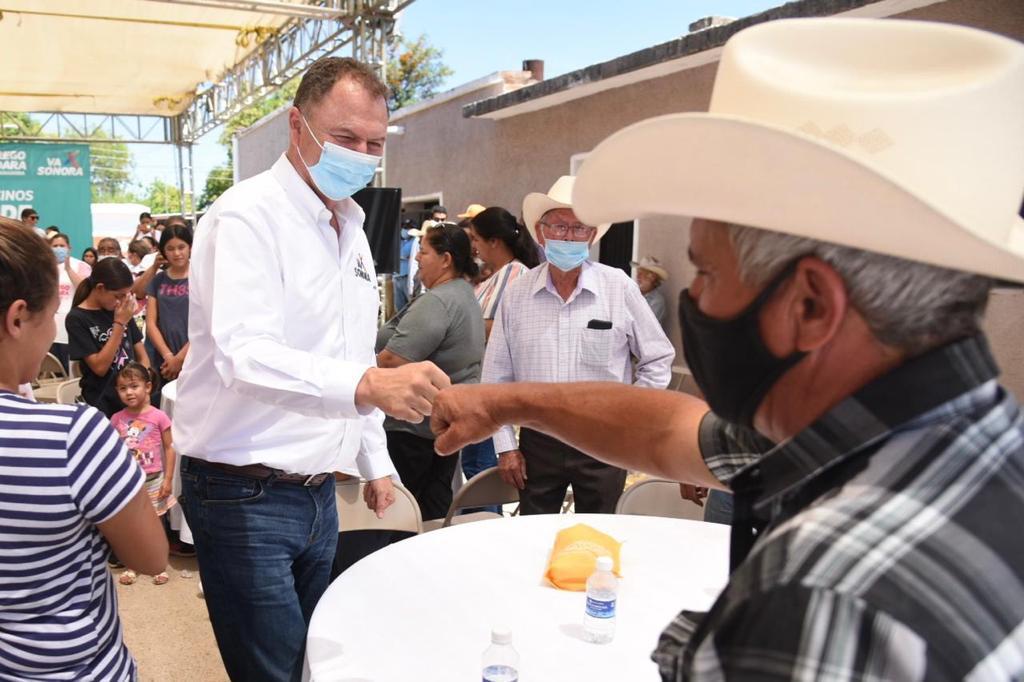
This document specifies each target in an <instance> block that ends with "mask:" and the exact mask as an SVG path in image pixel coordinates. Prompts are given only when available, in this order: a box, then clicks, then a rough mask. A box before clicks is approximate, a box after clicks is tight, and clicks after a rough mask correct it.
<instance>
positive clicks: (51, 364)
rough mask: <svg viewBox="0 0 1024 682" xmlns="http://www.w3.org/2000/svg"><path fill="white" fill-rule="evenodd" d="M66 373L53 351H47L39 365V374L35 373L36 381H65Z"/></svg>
mask: <svg viewBox="0 0 1024 682" xmlns="http://www.w3.org/2000/svg"><path fill="white" fill-rule="evenodd" d="M67 379H68V373H67V372H65V371H64V365H62V364H60V360H58V359H57V356H56V355H54V354H53V353H47V354H46V357H44V358H43V362H42V364H41V365H39V374H37V375H36V382H38V383H41V384H42V383H48V382H52V381H66V380H67Z"/></svg>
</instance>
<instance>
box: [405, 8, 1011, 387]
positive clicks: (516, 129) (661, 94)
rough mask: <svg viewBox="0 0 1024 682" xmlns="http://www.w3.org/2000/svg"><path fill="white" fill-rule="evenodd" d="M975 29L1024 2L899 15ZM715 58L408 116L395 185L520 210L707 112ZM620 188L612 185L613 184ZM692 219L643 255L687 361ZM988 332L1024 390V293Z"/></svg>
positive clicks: (645, 239)
mask: <svg viewBox="0 0 1024 682" xmlns="http://www.w3.org/2000/svg"><path fill="white" fill-rule="evenodd" d="M897 16H899V17H900V18H908V19H919V20H928V21H943V22H950V23H956V24H962V25H965V26H972V27H976V28H981V29H984V30H988V31H992V32H995V33H999V34H1002V35H1005V36H1008V37H1011V38H1014V39H1016V40H1024V2H1018V1H1017V0H948V1H947V2H942V3H937V4H934V5H930V6H928V7H923V8H920V9H916V10H913V11H910V12H906V13H904V14H900V15H897ZM716 68H717V63H713V64H707V65H704V66H700V67H697V68H694V69H690V70H686V71H681V72H677V73H674V74H670V75H667V76H663V77H660V78H655V79H651V80H645V81H641V82H637V83H634V84H632V85H627V86H624V87H620V88H616V89H613V90H607V91H605V92H600V93H597V94H594V95H591V96H589V97H584V98H581V99H576V100H573V101H569V102H566V103H564V104H560V105H557V106H552V107H549V108H545V109H541V110H539V111H533V112H529V113H523V114H519V115H513V116H510V117H508V118H504V119H499V120H489V119H484V118H470V119H465V118H462V114H461V106H462V105H463V104H465V103H468V102H470V101H473V100H477V99H483V98H484V97H485V93H483V92H480V93H477V94H476V96H474V97H466V98H461V99H459V100H453V101H451V102H447V103H445V104H443V105H441V106H438V107H434V108H432V109H429V110H426V111H424V112H422V113H420V114H415V115H412V116H409V117H407V118H405V119H404V120H403V121H401V124H403V125H404V126H405V134H404V135H403V136H402V137H401V138H398V139H389V142H388V151H387V155H388V161H387V164H388V166H387V167H388V184H389V185H391V186H400V187H402V191H403V194H404V195H405V196H415V195H420V194H427V193H431V192H443V197H444V203H445V205H446V206H447V207H448V209H449V210H451V211H452V212H453V213H455V212H458V211H461V210H462V208H464V207H465V206H466V205H467V204H469V203H471V202H474V203H481V204H484V205H486V206H493V205H499V206H504V207H505V208H507V209H509V210H510V211H512V212H513V213H515V214H516V215H520V214H521V202H522V198H523V196H524V195H525V194H526V193H528V192H533V191H544V190H546V189H547V188H548V187H549V186H550V185H551V183H552V182H554V180H555V179H556V178H557V177H558V176H560V175H564V174H567V173H569V167H570V158H571V157H572V156H573V155H574V154H581V153H586V152H587V151H589V150H590V149H593V147H594V146H596V145H597V143H598V142H600V141H601V140H602V139H604V138H605V137H607V136H608V135H609V134H611V133H613V132H615V131H616V130H619V129H620V128H622V127H624V126H627V125H629V124H631V123H634V122H636V121H639V120H642V119H645V118H649V117H651V116H657V115H659V114H666V113H672V112H682V111H705V110H706V109H707V107H708V103H709V101H710V97H711V87H712V84H713V81H714V75H715V70H716ZM609 191H614V188H609ZM688 226H689V221H688V220H686V219H679V218H666V217H656V218H645V219H643V220H641V221H638V229H637V233H636V238H635V244H636V250H635V254H634V255H635V256H636V257H641V256H645V255H654V256H656V257H658V258H659V259H661V260H662V261H663V262H664V263H665V265H666V268H667V269H668V270H669V272H670V274H671V277H670V279H669V280H668V281H667V282H666V283H665V284H663V285H662V286H663V293H664V294H665V297H666V299H667V300H668V302H669V309H670V327H669V337H670V338H671V340H672V342H673V344H674V345H675V347H676V350H677V360H676V362H677V364H678V363H682V353H681V352H680V350H681V344H680V332H679V321H678V316H677V310H676V302H677V301H678V294H679V292H680V290H681V289H682V288H684V287H685V286H686V285H687V283H688V282H689V281H690V279H691V278H692V276H693V271H692V268H691V266H690V265H689V263H688V262H687V259H686V249H687V246H688ZM987 330H988V332H989V334H990V337H991V341H992V345H993V348H994V349H995V351H996V355H997V357H998V359H999V361H1000V364H1001V366H1002V367H1003V371H1004V381H1005V383H1006V384H1007V385H1008V386H1009V387H1010V388H1011V389H1012V390H1014V392H1015V393H1016V394H1017V395H1021V396H1024V343H1022V342H1021V341H1020V340H1021V339H1024V294H1022V293H1020V292H1015V291H1006V290H1004V291H1000V292H997V293H996V294H994V295H993V301H992V305H991V307H990V311H989V316H988V323H987Z"/></svg>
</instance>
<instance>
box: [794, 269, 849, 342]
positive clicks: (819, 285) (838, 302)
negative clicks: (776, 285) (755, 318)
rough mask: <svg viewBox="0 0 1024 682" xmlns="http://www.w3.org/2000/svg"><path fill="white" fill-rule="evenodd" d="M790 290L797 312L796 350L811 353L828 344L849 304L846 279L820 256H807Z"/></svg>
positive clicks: (795, 311)
mask: <svg viewBox="0 0 1024 682" xmlns="http://www.w3.org/2000/svg"><path fill="white" fill-rule="evenodd" d="M788 293H789V296H788V298H790V301H791V305H792V306H793V307H794V313H795V316H794V317H795V324H796V350H798V351H803V352H811V351H814V350H817V349H819V348H821V347H823V346H825V345H827V344H828V343H829V342H830V341H831V340H832V339H833V338H834V337H835V335H836V334H837V333H838V331H839V328H840V326H841V325H842V323H843V319H844V318H845V317H846V312H847V309H848V308H849V305H850V300H849V294H848V293H847V290H846V284H845V283H844V282H843V278H842V277H840V276H839V273H838V272H836V271H835V269H834V268H833V267H832V266H831V265H829V264H828V263H826V262H825V261H823V260H821V259H820V258H815V257H813V256H811V257H806V258H804V259H802V260H801V261H800V263H799V264H798V265H797V268H796V272H795V273H794V275H793V280H792V284H791V286H790V291H789V292H788Z"/></svg>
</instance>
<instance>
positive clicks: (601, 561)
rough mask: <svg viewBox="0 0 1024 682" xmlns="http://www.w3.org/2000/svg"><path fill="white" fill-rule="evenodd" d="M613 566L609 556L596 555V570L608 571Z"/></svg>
mask: <svg viewBox="0 0 1024 682" xmlns="http://www.w3.org/2000/svg"><path fill="white" fill-rule="evenodd" d="M614 566H615V563H614V562H613V561H612V558H611V557H610V556H599V557H597V570H599V571H610V570H612V568H613V567H614Z"/></svg>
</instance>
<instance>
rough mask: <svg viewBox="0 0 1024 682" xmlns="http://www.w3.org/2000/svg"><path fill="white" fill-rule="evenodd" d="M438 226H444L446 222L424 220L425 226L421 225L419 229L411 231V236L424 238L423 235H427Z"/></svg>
mask: <svg viewBox="0 0 1024 682" xmlns="http://www.w3.org/2000/svg"><path fill="white" fill-rule="evenodd" d="M438 225H444V222H443V221H441V220H424V221H423V225H421V226H420V228H419V229H416V228H415V227H414V228H413V229H411V230H409V234H411V235H412V236H413V237H422V236H423V235H425V234H426V233H427V232H429V231H430V230H432V229H433V228H435V227H437V226H438Z"/></svg>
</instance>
